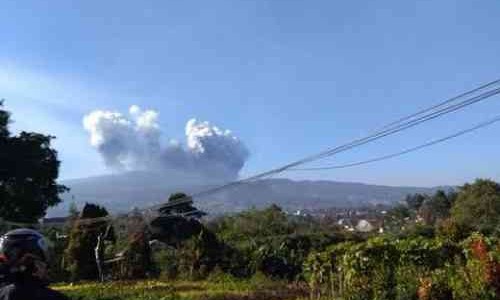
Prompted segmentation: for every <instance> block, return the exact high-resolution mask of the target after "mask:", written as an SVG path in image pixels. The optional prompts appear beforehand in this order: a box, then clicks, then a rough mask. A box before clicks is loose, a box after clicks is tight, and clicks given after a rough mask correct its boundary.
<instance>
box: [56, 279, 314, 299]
mask: <svg viewBox="0 0 500 300" xmlns="http://www.w3.org/2000/svg"><path fill="white" fill-rule="evenodd" d="M53 288H54V289H56V290H58V291H60V292H62V293H64V294H65V295H67V296H69V297H70V298H71V299H75V300H91V299H92V300H132V299H133V300H223V299H224V300H240V299H241V300H243V299H245V300H294V299H298V298H301V297H304V296H305V295H306V293H307V292H306V289H305V288H303V287H300V286H297V285H290V284H286V283H284V282H275V281H269V280H263V279H250V280H234V279H227V278H224V279H217V278H216V279H212V280H207V281H159V280H146V281H115V282H109V283H102V284H101V283H95V282H86V283H79V284H57V285H54V286H53Z"/></svg>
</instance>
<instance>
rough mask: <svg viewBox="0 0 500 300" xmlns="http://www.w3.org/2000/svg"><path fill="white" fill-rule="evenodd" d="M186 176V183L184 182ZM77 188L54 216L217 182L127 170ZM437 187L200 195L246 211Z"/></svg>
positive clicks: (347, 186) (213, 204)
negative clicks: (74, 208) (72, 209)
mask: <svg viewBox="0 0 500 300" xmlns="http://www.w3.org/2000/svg"><path fill="white" fill-rule="evenodd" d="M180 182H183V183H180ZM63 183H64V184H65V185H67V186H68V187H70V188H71V192H70V193H68V194H65V195H64V197H63V198H64V200H65V201H64V202H63V203H62V204H61V205H59V206H58V207H56V208H53V209H51V210H50V211H49V216H51V217H53V216H61V215H65V214H66V212H67V211H68V207H69V205H70V204H71V202H75V203H76V204H77V205H78V206H79V207H80V206H81V205H82V204H83V203H85V202H94V203H99V204H102V205H104V206H105V207H107V208H108V209H109V210H110V211H111V212H114V213H116V212H125V211H129V210H131V209H132V208H134V207H139V208H143V207H147V206H150V205H154V204H157V203H159V202H161V201H164V200H165V199H166V198H167V197H168V195H169V194H171V193H173V192H178V191H183V192H187V193H193V192H197V191H201V190H205V189H208V188H210V187H213V186H215V183H213V184H211V185H206V184H205V185H202V184H200V183H199V180H197V178H186V177H183V178H180V177H179V176H175V180H172V179H171V178H164V177H161V176H159V175H157V174H153V173H141V172H133V173H125V174H120V175H107V176H99V177H91V178H84V179H76V180H68V181H65V182H63ZM436 189H437V188H421V187H391V186H380V185H369V184H362V183H350V182H335V181H308V180H304V181H293V180H289V179H268V180H261V181H257V182H253V183H250V184H245V185H241V186H238V187H234V188H231V189H228V190H224V191H222V192H219V193H217V194H213V195H210V196H206V197H203V198H200V199H195V200H196V205H197V206H198V207H200V208H201V209H203V210H206V211H208V212H210V213H224V212H233V211H241V210H244V209H247V208H250V207H257V208H259V207H263V206H267V205H269V204H272V203H276V204H278V205H280V206H282V207H283V208H285V209H286V210H290V211H292V210H297V209H304V208H306V209H320V208H328V207H333V206H337V207H347V206H359V205H362V204H367V203H394V202H397V201H400V200H402V199H403V198H404V197H405V196H406V195H407V194H409V193H417V192H418V193H432V192H433V191H435V190H436Z"/></svg>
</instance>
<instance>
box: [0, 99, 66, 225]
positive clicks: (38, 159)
mask: <svg viewBox="0 0 500 300" xmlns="http://www.w3.org/2000/svg"><path fill="white" fill-rule="evenodd" d="M2 107H3V101H0V217H2V218H5V219H8V220H14V221H18V222H36V221H37V220H38V219H39V218H41V217H43V216H44V215H45V213H46V211H47V209H48V208H49V207H51V206H55V205H57V204H58V203H60V202H61V201H62V200H61V198H60V196H59V195H60V194H61V193H63V192H65V191H67V190H68V188H67V187H65V186H63V185H60V184H57V183H56V179H57V177H58V175H59V164H60V162H59V160H58V159H57V151H56V150H54V149H53V148H51V145H50V143H51V140H52V139H53V138H54V137H53V136H49V135H43V134H39V133H34V132H21V133H20V134H19V135H16V136H12V135H11V134H10V132H9V129H8V124H9V120H10V114H9V113H8V112H7V111H5V110H3V109H2Z"/></svg>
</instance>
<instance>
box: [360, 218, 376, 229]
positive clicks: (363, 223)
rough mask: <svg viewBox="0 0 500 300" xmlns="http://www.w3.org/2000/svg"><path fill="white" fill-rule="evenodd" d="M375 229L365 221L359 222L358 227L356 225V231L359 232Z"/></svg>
mask: <svg viewBox="0 0 500 300" xmlns="http://www.w3.org/2000/svg"><path fill="white" fill-rule="evenodd" d="M374 229H375V227H374V226H373V225H372V224H371V223H370V222H368V221H367V220H360V221H359V222H358V225H356V230H357V231H359V232H370V231H373V230H374Z"/></svg>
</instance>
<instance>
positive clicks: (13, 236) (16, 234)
mask: <svg viewBox="0 0 500 300" xmlns="http://www.w3.org/2000/svg"><path fill="white" fill-rule="evenodd" d="M26 254H30V255H34V256H36V257H37V259H39V260H41V261H43V262H45V263H47V262H48V260H49V246H48V244H47V241H46V240H45V238H44V237H43V235H41V234H40V233H39V232H38V231H35V230H32V229H25V228H22V229H16V230H12V231H9V232H7V233H6V234H4V235H3V236H2V237H0V255H2V256H4V259H6V260H7V261H9V262H14V261H17V260H19V259H21V258H23V256H25V255H26Z"/></svg>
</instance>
